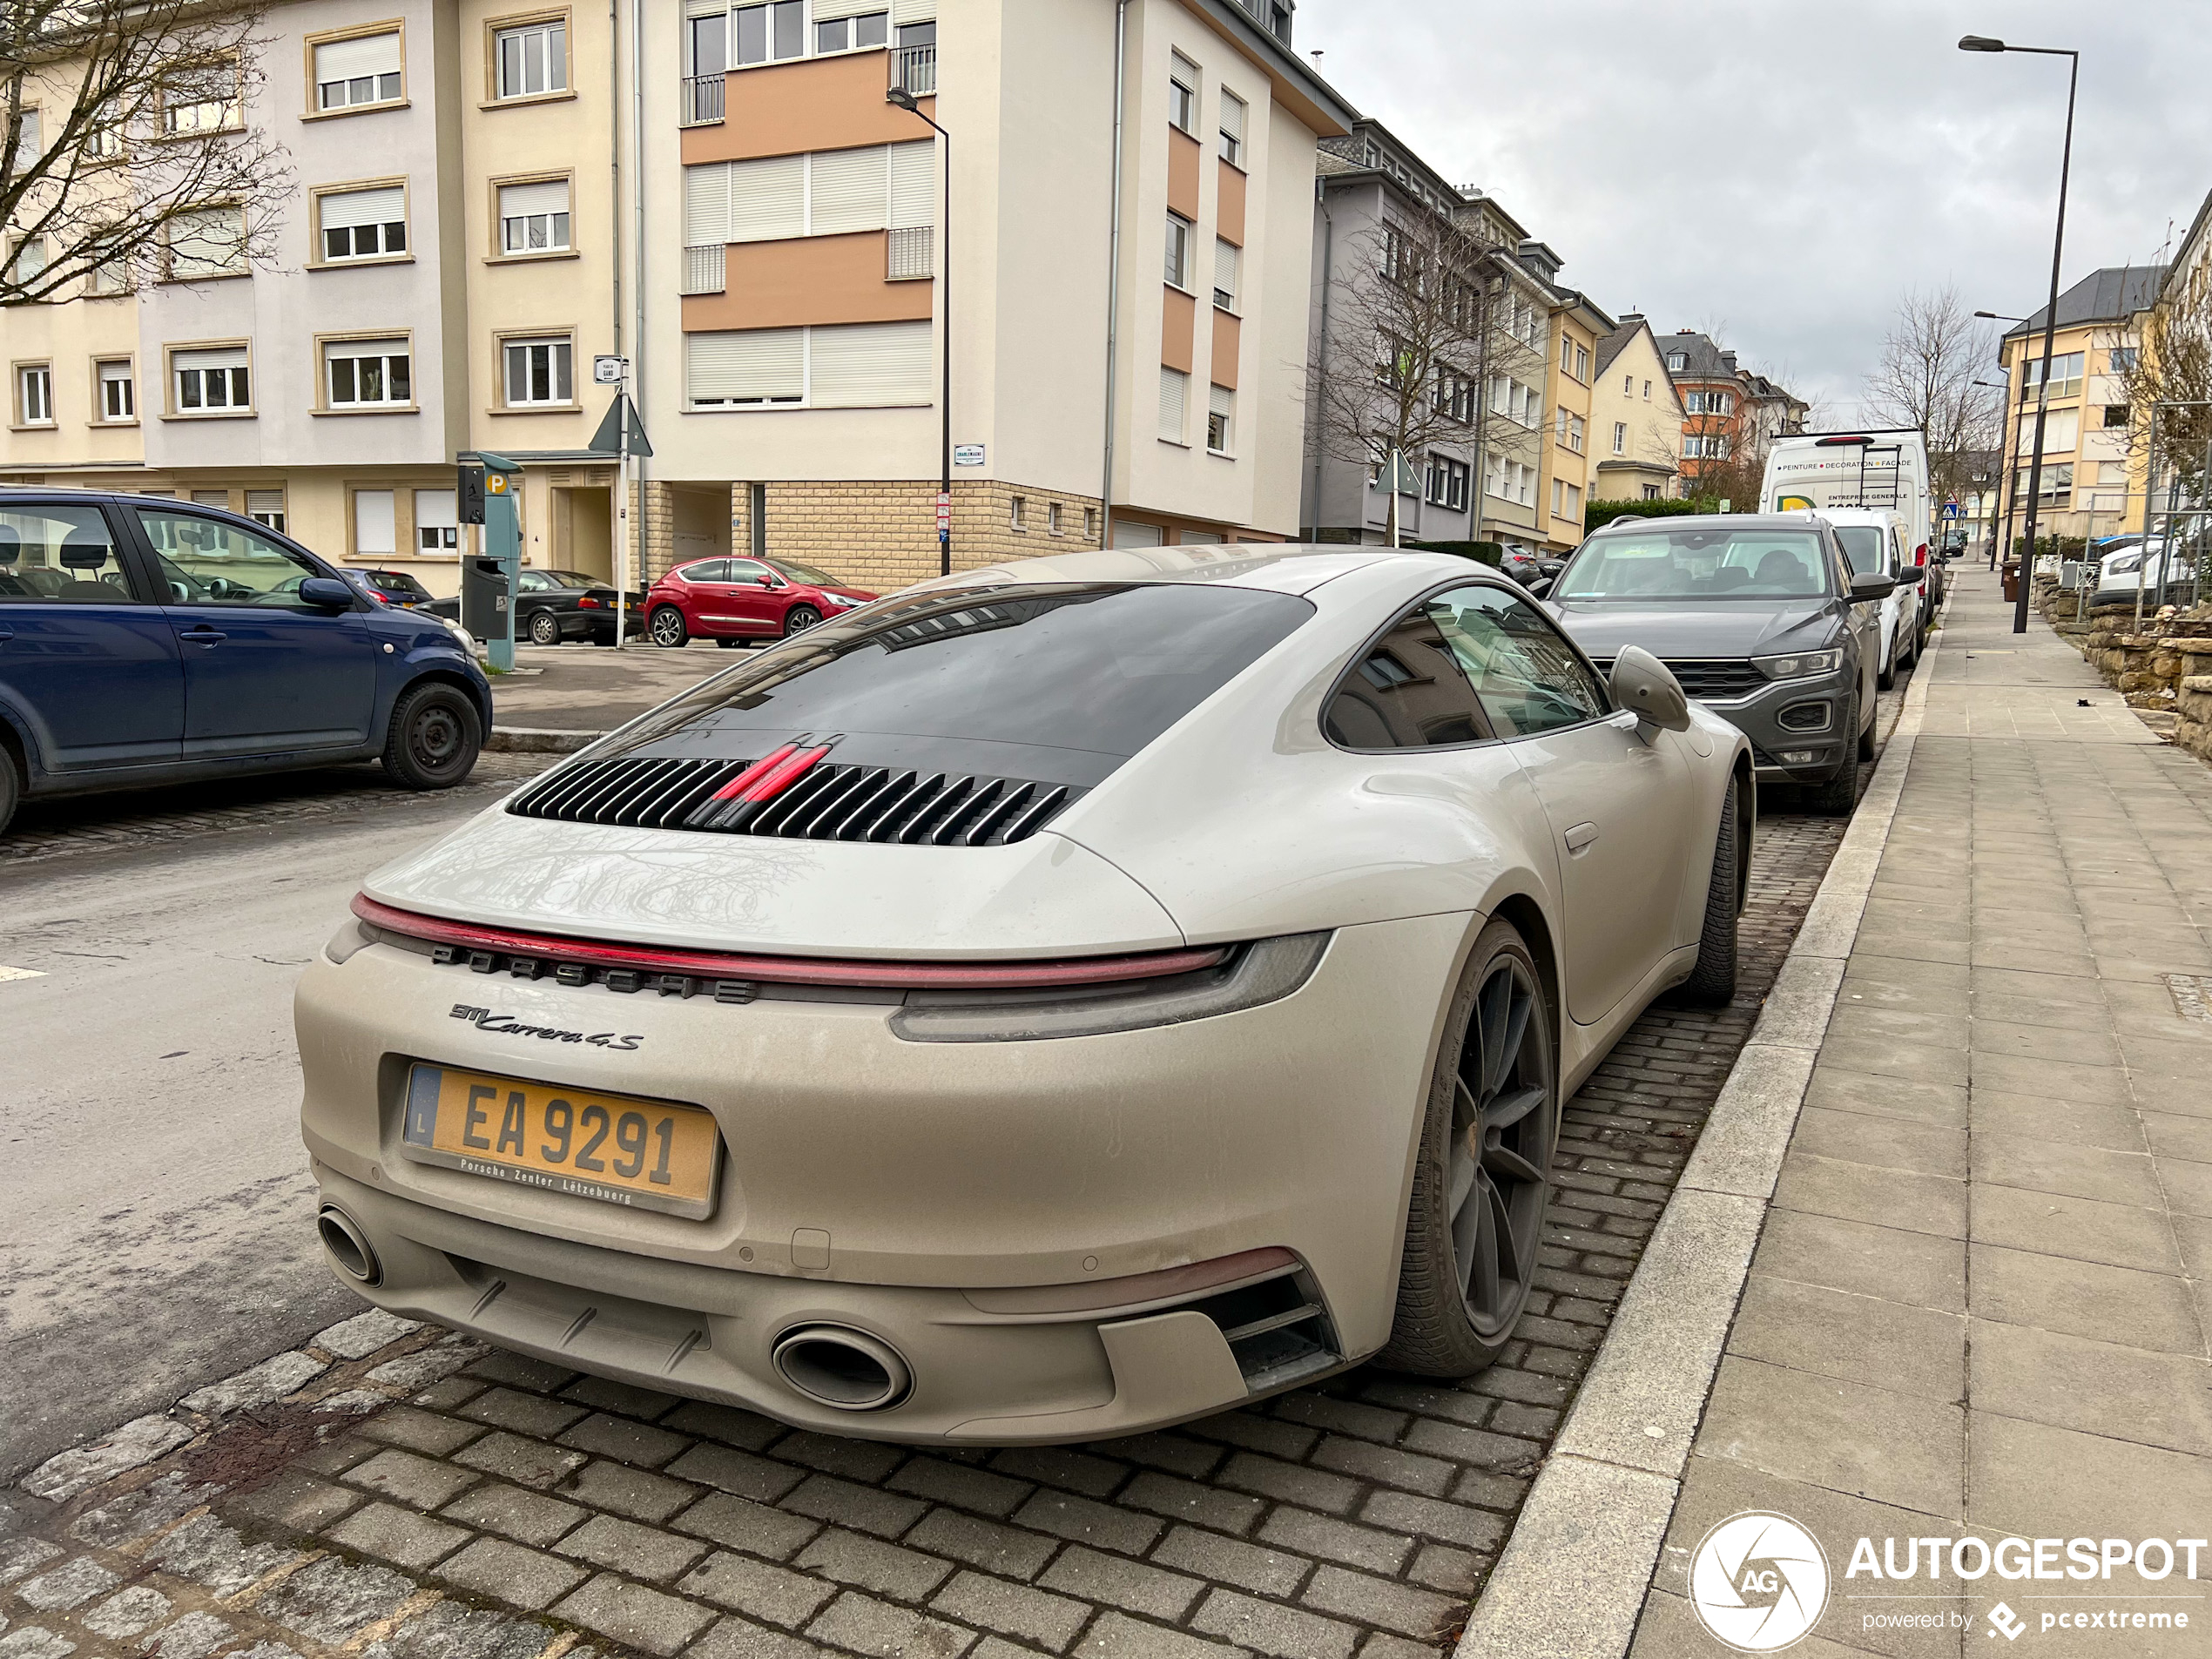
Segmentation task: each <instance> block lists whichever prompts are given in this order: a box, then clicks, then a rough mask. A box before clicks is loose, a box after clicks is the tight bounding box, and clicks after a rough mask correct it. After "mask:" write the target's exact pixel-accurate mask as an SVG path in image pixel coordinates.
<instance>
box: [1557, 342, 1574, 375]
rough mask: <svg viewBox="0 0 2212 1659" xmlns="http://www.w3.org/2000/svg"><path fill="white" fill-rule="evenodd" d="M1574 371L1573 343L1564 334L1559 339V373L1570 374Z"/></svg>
mask: <svg viewBox="0 0 2212 1659" xmlns="http://www.w3.org/2000/svg"><path fill="white" fill-rule="evenodd" d="M1574 371H1575V342H1574V341H1571V340H1569V339H1568V337H1567V336H1566V335H1565V334H1561V336H1560V337H1559V372H1560V373H1561V374H1573V373H1574Z"/></svg>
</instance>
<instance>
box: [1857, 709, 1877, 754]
mask: <svg viewBox="0 0 2212 1659" xmlns="http://www.w3.org/2000/svg"><path fill="white" fill-rule="evenodd" d="M1880 717H1881V711H1880V710H1879V709H1869V710H1867V711H1866V724H1865V725H1863V726H1861V727H1859V728H1858V744H1857V745H1855V746H1854V747H1853V748H1852V750H1851V752H1852V753H1853V754H1855V755H1857V756H1858V758H1859V759H1861V760H1871V759H1873V758H1874V722H1875V721H1876V720H1877V719H1878V718H1880Z"/></svg>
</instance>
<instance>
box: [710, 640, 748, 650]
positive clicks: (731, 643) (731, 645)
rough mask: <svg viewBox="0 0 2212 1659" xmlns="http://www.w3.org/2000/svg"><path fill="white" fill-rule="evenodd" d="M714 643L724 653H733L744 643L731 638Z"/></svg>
mask: <svg viewBox="0 0 2212 1659" xmlns="http://www.w3.org/2000/svg"><path fill="white" fill-rule="evenodd" d="M714 643H715V644H717V645H718V646H720V647H721V648H722V649H723V650H724V651H735V650H737V649H738V647H739V646H740V645H742V644H745V641H744V640H742V639H738V638H735V637H732V638H729V639H718V640H716V641H715V642H714Z"/></svg>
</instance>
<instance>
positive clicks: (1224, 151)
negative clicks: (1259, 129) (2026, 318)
mask: <svg viewBox="0 0 2212 1659" xmlns="http://www.w3.org/2000/svg"><path fill="white" fill-rule="evenodd" d="M1221 158H1222V159H1223V160H1224V161H1225V162H1227V163H1228V164H1229V165H1231V166H1232V167H1241V166H1243V165H1244V99H1242V98H1238V96H1237V95H1236V94H1235V93H1234V92H1232V91H1230V90H1229V89H1228V88H1227V87H1224V88H1223V89H1222V91H1221Z"/></svg>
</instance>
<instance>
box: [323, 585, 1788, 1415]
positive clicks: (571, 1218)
mask: <svg viewBox="0 0 2212 1659" xmlns="http://www.w3.org/2000/svg"><path fill="white" fill-rule="evenodd" d="M1750 767H1751V760H1750V752H1749V750H1748V747H1747V745H1746V744H1745V741H1744V739H1743V737H1742V735H1741V734H1740V733H1738V732H1737V731H1736V729H1735V728H1734V727H1733V726H1731V725H1728V724H1727V723H1726V722H1724V721H1723V720H1721V719H1718V718H1715V717H1714V716H1712V715H1710V714H1708V713H1706V712H1705V711H1703V709H1702V708H1699V707H1697V706H1696V705H1691V704H1689V703H1687V702H1686V701H1685V700H1684V698H1683V693H1682V691H1681V688H1680V687H1679V686H1678V685H1676V683H1675V681H1674V680H1673V678H1671V677H1670V676H1669V674H1668V672H1667V671H1666V670H1665V669H1664V668H1663V667H1662V665H1661V664H1659V663H1658V662H1657V661H1656V660H1655V659H1653V658H1649V657H1648V656H1645V655H1644V654H1643V653H1642V652H1641V651H1635V649H1633V648H1630V649H1627V650H1624V651H1622V653H1621V655H1620V658H1619V659H1618V660H1617V661H1616V663H1615V666H1614V669H1613V671H1612V678H1611V682H1610V684H1609V685H1608V684H1607V683H1606V682H1604V681H1602V680H1601V678H1599V676H1598V675H1597V674H1596V673H1595V671H1593V670H1592V668H1591V667H1590V665H1589V663H1588V659H1587V658H1584V657H1583V656H1582V655H1581V653H1580V652H1579V651H1577V650H1576V649H1575V646H1574V645H1573V644H1570V643H1569V642H1568V640H1567V639H1566V637H1564V636H1562V635H1561V633H1560V632H1559V631H1558V630H1557V629H1556V628H1555V627H1554V625H1553V624H1552V623H1551V622H1550V621H1549V619H1548V618H1547V617H1545V616H1544V615H1543V614H1542V612H1541V610H1539V609H1538V608H1537V607H1536V606H1535V605H1534V604H1531V603H1530V602H1529V600H1528V598H1527V595H1526V594H1525V593H1523V592H1522V590H1521V589H1520V588H1518V587H1516V586H1515V585H1514V583H1511V582H1509V581H1507V580H1506V579H1505V578H1504V577H1501V576H1499V575H1497V574H1496V573H1495V572H1494V571H1491V570H1486V569H1484V568H1483V567H1481V566H1479V565H1471V564H1469V563H1467V562H1465V561H1463V560H1460V559H1456V558H1453V557H1450V556H1444V555H1438V554H1425V553H1422V554H1415V553H1392V552H1386V551H1383V550H1369V549H1359V548H1342V547H1337V548H1267V549H1264V550H1263V549H1259V548H1255V547H1251V546H1231V547H1226V548H1190V549H1155V550H1131V551H1114V552H1093V553H1082V554H1074V555H1068V556H1060V557H1054V558H1046V559H1037V560H1033V561H1028V562H1024V563H1015V564H1007V565H1001V566H997V567H995V568H992V569H988V570H974V571H968V572H964V573H962V574H961V575H958V576H954V577H946V578H943V579H941V580H940V581H936V582H931V583H925V584H924V585H922V586H921V587H918V588H914V589H910V590H907V591H906V592H904V593H901V594H899V595H896V596H894V597H890V598H887V599H882V600H879V601H877V602H875V603H874V604H869V605H867V606H865V607H863V608H861V609H860V610H854V611H853V612H851V613H849V614H846V615H844V616H840V617H835V618H833V619H832V620H830V621H827V622H825V623H824V624H822V625H821V626H819V627H818V628H814V629H811V630H809V631H806V633H804V634H802V635H799V636H797V637H793V638H792V639H789V640H786V641H785V642H783V643H782V644H778V645H775V646H773V647H772V648H770V649H768V650H765V651H760V652H759V653H757V654H754V655H752V656H750V657H748V658H746V659H745V660H744V661H743V662H740V663H738V664H735V665H734V666H732V667H731V668H730V669H728V670H726V671H724V672H722V673H719V674H718V675H716V676H714V677H713V678H711V679H708V680H706V681H705V682H703V683H702V684H700V685H698V686H697V687H695V688H694V689H692V690H691V691H689V692H686V693H685V695H683V696H681V697H679V698H677V699H676V700H674V701H673V702H671V703H668V704H666V705H664V706H662V707H660V708H658V709H657V710H655V711H652V712H651V713H650V714H647V715H644V716H643V717H641V718H638V719H637V720H635V721H633V722H631V724H630V725H627V726H625V727H624V728H623V729H622V730H621V731H619V732H615V733H613V734H611V735H610V736H609V737H608V738H604V739H603V740H602V741H600V742H599V743H597V745H594V746H593V747H591V748H590V749H587V750H585V751H583V752H582V753H580V754H577V755H575V756H573V757H571V758H570V759H568V760H566V761H564V762H563V763H562V764H560V765H557V766H556V767H554V768H553V769H552V770H551V771H550V772H546V773H544V774H543V776H541V777H539V778H538V779H535V780H534V781H532V782H531V783H529V785H527V786H524V787H523V789H521V790H520V791H518V792H516V793H515V794H514V795H512V796H511V797H509V799H506V800H504V801H503V802H502V803H501V804H500V805H499V806H495V807H493V808H491V809H489V811H487V812H485V813H482V815H481V816H479V817H478V818H476V819H474V820H473V821H472V822H470V823H469V824H468V825H466V826H463V827H462V828H461V829H460V830H458V831H456V832H455V833H453V834H450V835H448V837H446V838H445V839H444V840H442V841H439V842H438V843H436V844H435V845H434V846H429V847H428V848H426V849H424V850H423V851H421V852H420V853H415V854H414V855H413V856H410V857H408V858H404V859H401V860H399V861H398V862H397V863H395V864H393V865H391V866H388V867H386V868H384V869H382V870H381V871H379V872H378V873H376V874H375V875H374V876H373V877H372V878H371V879H370V880H369V881H368V885H367V888H366V890H365V891H364V892H363V893H362V894H361V896H360V897H359V898H358V899H357V900H355V901H354V917H353V919H352V920H349V921H347V924H346V925H345V926H344V927H341V929H340V931H339V933H338V934H337V935H336V936H335V937H334V938H333V939H332V940H331V941H330V943H329V944H328V945H327V947H326V948H324V950H323V952H322V954H320V956H319V957H318V958H317V960H316V961H314V964H313V965H312V966H311V967H310V968H308V970H307V974H306V975H305V976H304V978H303V979H302V981H301V982H300V991H299V1002H298V1027H299V1037H300V1057H301V1061H302V1064H303V1067H304V1069H305V1074H306V1095H305V1103H304V1105H303V1108H302V1118H303V1126H304V1130H305V1135H306V1138H307V1147H308V1150H309V1151H310V1153H311V1154H312V1157H313V1161H314V1173H315V1176H316V1178H317V1180H318V1182H319V1183H320V1188H321V1203H322V1207H321V1213H320V1228H321V1233H322V1238H323V1241H324V1244H325V1245H326V1247H327V1250H328V1251H329V1254H330V1257H331V1259H332V1262H333V1264H334V1266H335V1268H336V1269H337V1270H338V1271H340V1272H341V1274H342V1275H343V1276H344V1277H345V1278H346V1280H347V1282H348V1283H350V1284H353V1285H356V1286H357V1287H358V1288H359V1289H360V1290H361V1292H362V1294H364V1295H365V1296H367V1297H368V1298H369V1299H371V1300H372V1301H374V1302H376V1303H379V1304H381V1305H384V1306H386V1307H388V1308H390V1309H393V1310H395V1312H401V1313H405V1314H409V1315H412V1316H414V1317H416V1318H425V1319H433V1320H436V1321H438V1322H439V1323H441V1324H443V1325H450V1326H454V1327H455V1328H458V1329H461V1330H465V1331H469V1332H476V1333H479V1334H480V1335H482V1337H484V1338H485V1339H488V1340H489V1341H491V1342H494V1343H496V1344H498V1345H501V1346H503V1347H507V1348H511V1349H515V1350H518V1351H520V1352H525V1353H529V1354H536V1355H538V1356H540V1357H543V1358H544V1359H551V1360H556V1361H557V1362H559V1363H560V1364H562V1365H564V1366H571V1367H573V1368H576V1369H579V1370H583V1371H588V1372H597V1373H599V1374H602V1375H604V1376H608V1377H614V1378H619V1379H624V1380H627V1381H630V1382H632V1383H637V1384H639V1385H643V1386H650V1387H653V1388H657V1389H662V1390H665V1391H667V1392H670V1393H678V1394H685V1395H691V1396H694V1397H697V1398H700V1399H712V1400H720V1401H724V1402H727V1403H731V1404H734V1405H740V1406H749V1407H751V1408H752V1409H755V1410H758V1411H761V1412H765V1413H769V1414H771V1415H772V1416H774V1417H777V1418H779V1419H782V1420H786V1421H787V1422H792V1423H798V1424H803V1425H807V1426H813V1427H816V1428H820V1429H828V1430H834V1431H839V1432H842V1433H859V1434H865V1435H871V1436H875V1437H879V1438H883V1439H888V1440H909V1441H969V1442H984V1443H1001V1444H1004V1443H1011V1442H1024V1441H1065V1440H1095V1439H1102V1438H1108V1437H1111V1436H1115V1435H1122V1434H1130V1433H1136V1432H1138V1431H1140V1430H1143V1429H1146V1428H1150V1427H1154V1426H1159V1425H1163V1424H1166V1423H1171V1422H1175V1421H1178V1420H1184V1419H1189V1418H1192V1417H1197V1416H1200V1415H1203V1414H1204V1413H1209V1412H1212V1411H1216V1410H1218V1409H1220V1408H1222V1407H1224V1406H1232V1405H1236V1404H1238V1403H1241V1402H1243V1401H1244V1400H1246V1399H1251V1398H1253V1397H1256V1396H1258V1395H1261V1394H1265V1393H1271V1392H1273V1391H1276V1390H1278V1389H1282V1388H1285V1387H1289V1386H1292V1385H1294V1384H1298V1383H1301V1382H1305V1381H1308V1380H1310V1379H1313V1378H1316V1377H1318V1376H1321V1375H1324V1374H1325V1373H1327V1372H1331V1371H1334V1370H1339V1369H1341V1368H1343V1367H1345V1366H1351V1365H1353V1364H1355V1363H1358V1362H1359V1361H1362V1360H1367V1359H1375V1360H1378V1361H1379V1362H1380V1363H1382V1364H1385V1365H1387V1366H1394V1367H1397V1368H1399V1369H1402V1370H1406V1371H1411V1372H1420V1373H1423V1374H1426V1375H1432V1376H1439V1377H1457V1376H1464V1375H1467V1373H1469V1372H1474V1371H1475V1370H1477V1369H1479V1368H1480V1367H1481V1366H1483V1365H1485V1364H1486V1363H1487V1362H1488V1361H1489V1360H1490V1359H1492V1358H1494V1356H1495V1355H1496V1354H1497V1353H1498V1352H1499V1351H1500V1349H1501V1347H1502V1346H1503V1345H1505V1343H1506V1341H1507V1339H1508V1337H1509V1336H1510V1335H1511V1333H1512V1331H1513V1328H1514V1321H1515V1319H1516V1318H1518V1317H1519V1315H1520V1313H1521V1309H1522V1307H1523V1306H1524V1305H1525V1304H1526V1303H1527V1298H1528V1295H1529V1290H1530V1286H1531V1284H1532V1282H1533V1277H1534V1271H1535V1268H1536V1263H1537V1251H1538V1246H1539V1242H1540V1239H1541V1231H1542V1225H1543V1218H1544V1211H1545V1203H1546V1182H1545V1172H1546V1169H1547V1167H1548V1163H1549V1161H1550V1158H1551V1156H1552V1152H1553V1149H1554V1142H1555V1139H1556V1137H1557V1134H1558V1129H1559V1117H1560V1103H1561V1100H1562V1098H1563V1097H1564V1096H1566V1095H1568V1094H1570V1093H1572V1091H1573V1090H1574V1089H1575V1087H1576V1085H1577V1084H1578V1083H1579V1082H1581V1079H1582V1078H1583V1077H1584V1076H1587V1075H1588V1072H1589V1071H1590V1070H1591V1069H1592V1068H1594V1067H1595V1065H1596V1064H1597V1062H1598V1061H1599V1060H1600V1058H1601V1057H1602V1055H1604V1053H1605V1052H1606V1050H1607V1049H1608V1047H1609V1046H1610V1045H1611V1044H1612V1043H1613V1042H1614V1041H1615V1039H1616V1038H1617V1037H1618V1036H1619V1035H1620V1034H1621V1033H1622V1030H1623V1029H1624V1028H1626V1027H1627V1026H1628V1024H1629V1022H1630V1021H1632V1020H1633V1019H1635V1016H1636V1015H1637V1014H1638V1013H1639V1012H1640V1011H1641V1010H1642V1008H1644V1006H1645V1005H1646V1004H1647V1003H1649V1001H1651V1000H1652V999H1653V998H1654V997H1656V996H1657V995H1659V994H1660V993H1662V992H1663V991H1667V990H1669V989H1673V988H1679V991H1680V994H1681V995H1686V996H1689V997H1692V998H1696V999H1703V1000H1706V1001H1714V1000H1720V1001H1725V1000H1726V999H1727V998H1728V997H1729V995H1730V994H1731V992H1732V991H1733V988H1734V986H1735V981H1736V926H1737V914H1738V912H1739V911H1740V909H1741V907H1742V902H1743V883H1744V877H1745V872H1746V869H1747V867H1748V864H1749V860H1750V837H1751V826H1752V821H1753V817H1754V811H1753V799H1752V782H1751V770H1750Z"/></svg>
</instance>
